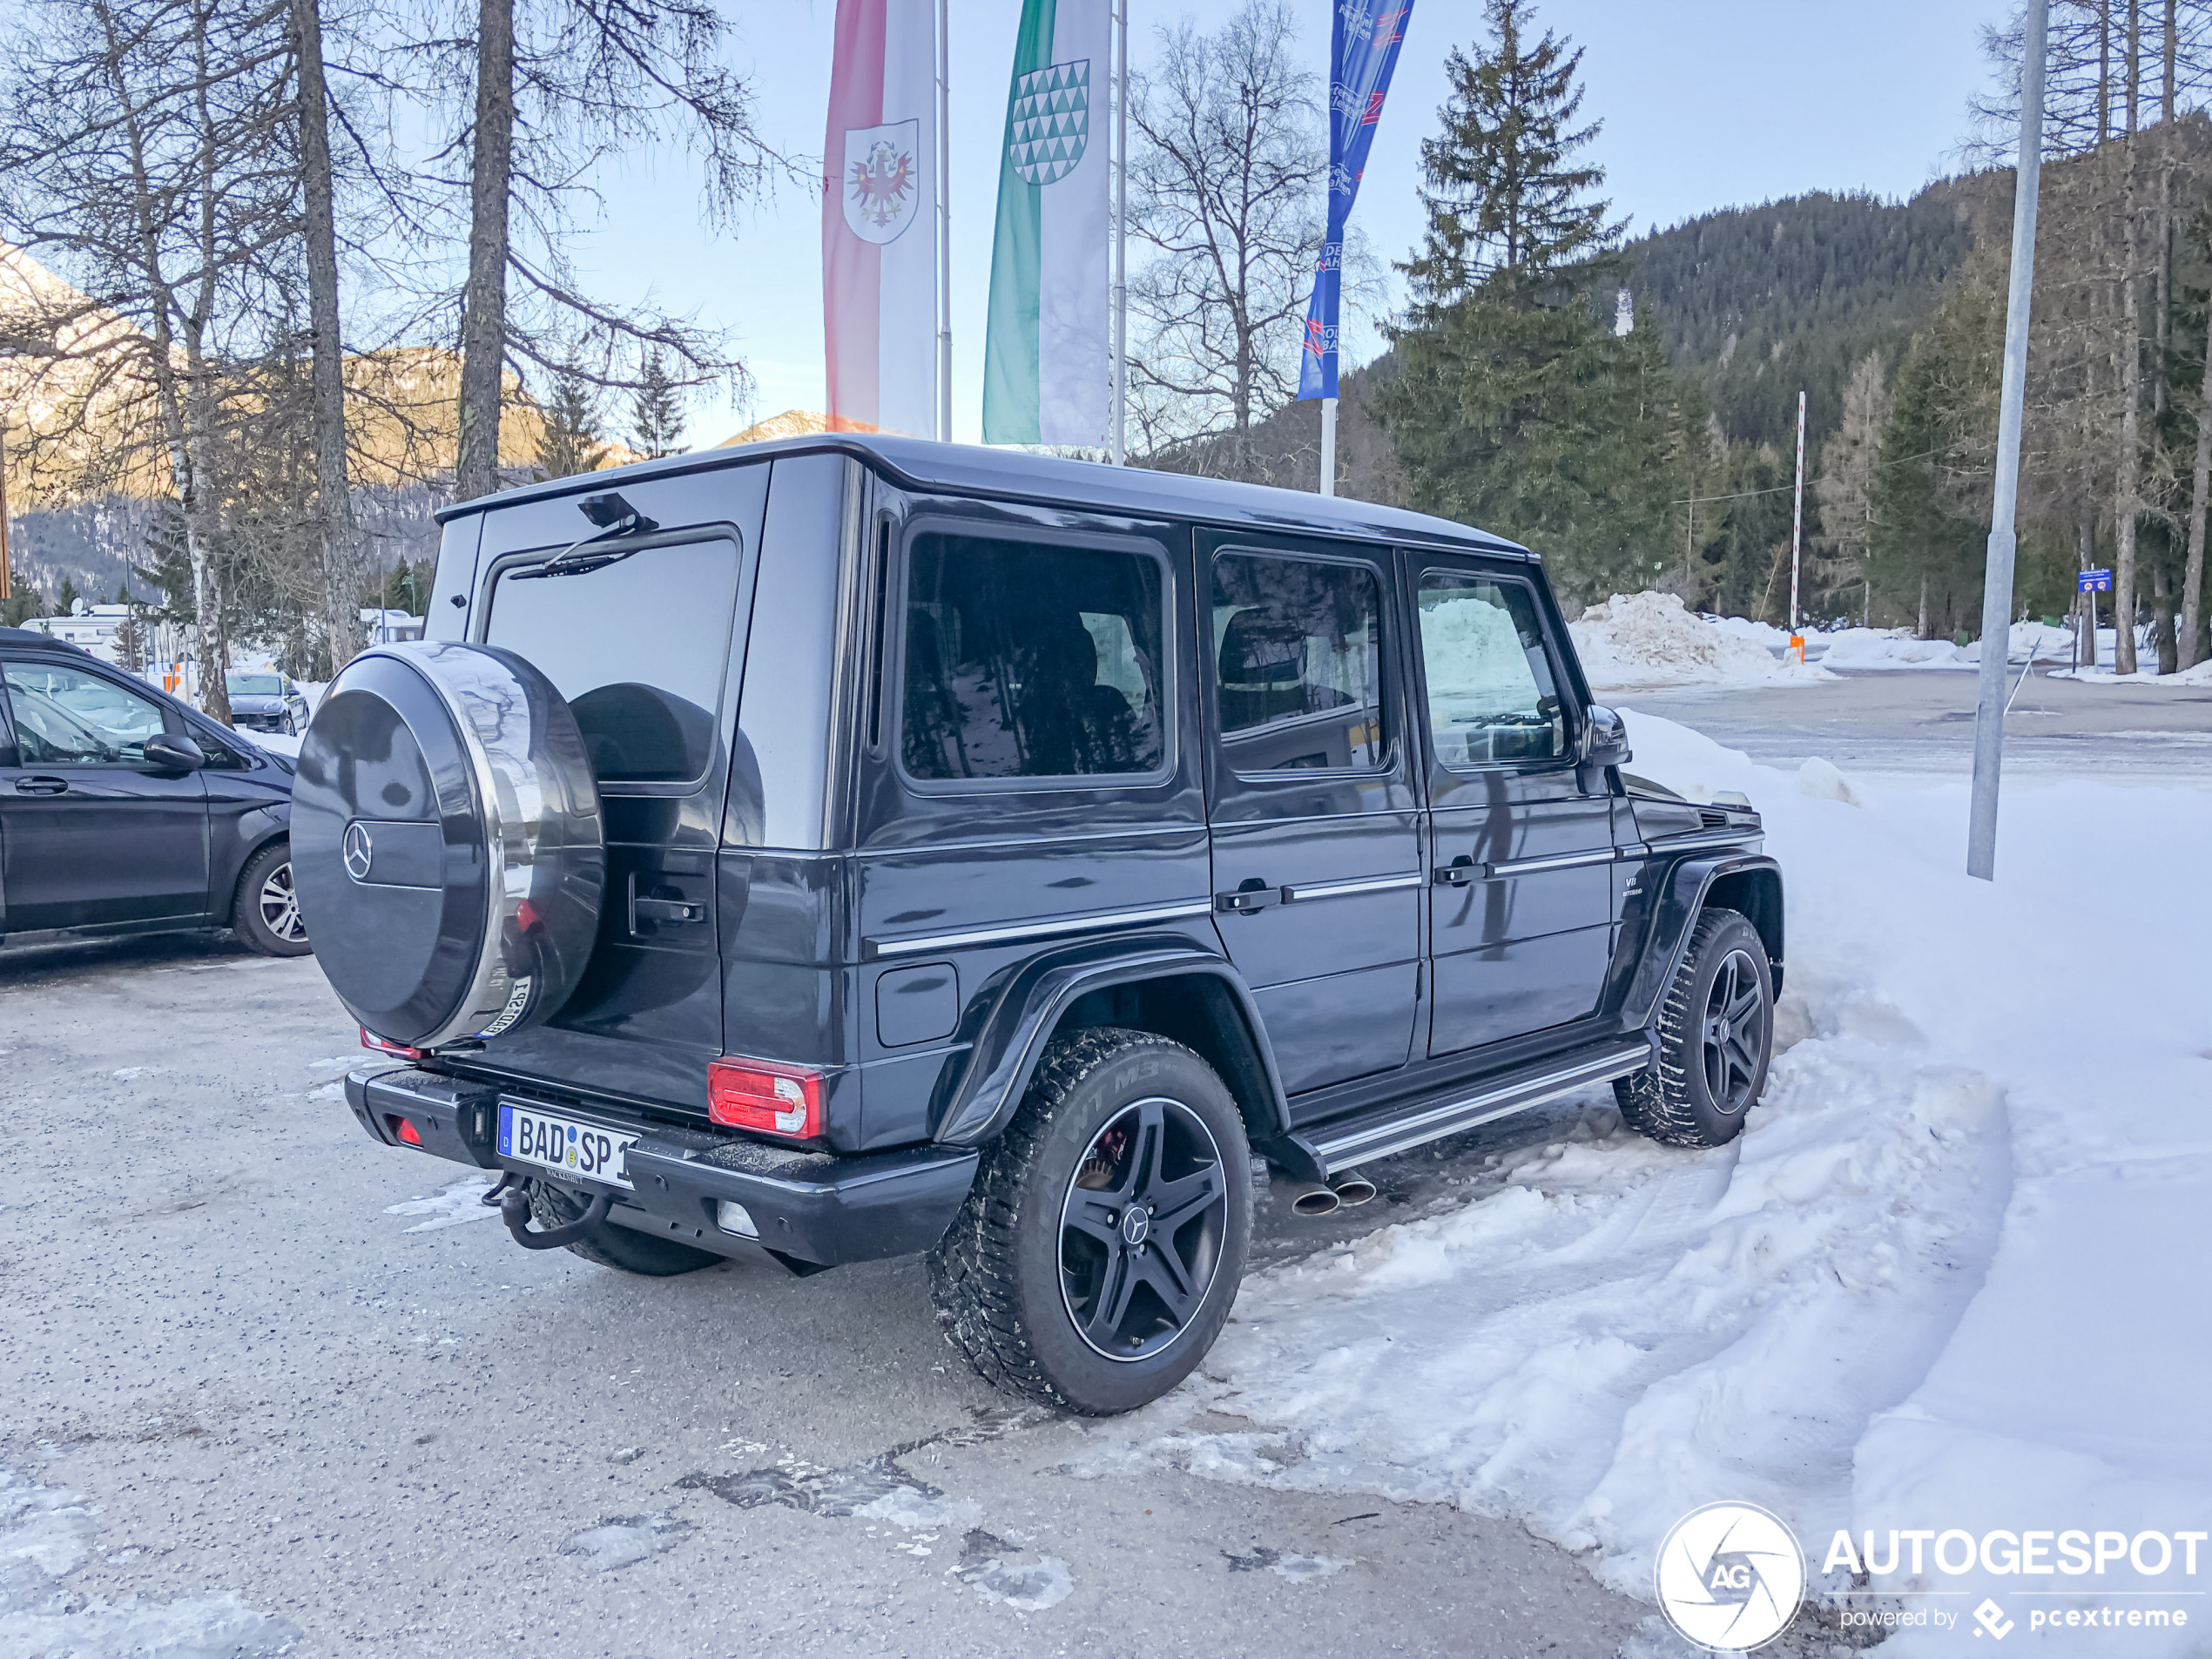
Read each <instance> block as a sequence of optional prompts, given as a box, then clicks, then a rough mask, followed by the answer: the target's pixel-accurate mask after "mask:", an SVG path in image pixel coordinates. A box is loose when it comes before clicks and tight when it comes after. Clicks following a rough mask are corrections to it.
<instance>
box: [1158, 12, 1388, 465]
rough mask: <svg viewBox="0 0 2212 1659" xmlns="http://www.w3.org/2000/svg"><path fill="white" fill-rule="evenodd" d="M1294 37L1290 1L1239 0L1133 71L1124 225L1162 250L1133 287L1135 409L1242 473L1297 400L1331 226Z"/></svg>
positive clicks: (1165, 437) (1320, 151)
mask: <svg viewBox="0 0 2212 1659" xmlns="http://www.w3.org/2000/svg"><path fill="white" fill-rule="evenodd" d="M1297 36H1298V25H1297V19H1296V16H1295V14H1294V13H1293V11H1292V10H1291V7H1290V6H1289V5H1288V4H1286V3H1284V0H1246V3H1245V4H1244V6H1243V7H1242V8H1241V9H1240V10H1238V11H1237V12H1236V13H1235V14H1234V15H1233V16H1232V17H1231V18H1230V19H1229V20H1228V22H1226V23H1225V24H1223V25H1222V26H1221V27H1220V28H1219V29H1217V30H1214V31H1212V32H1211V33H1201V32H1200V31H1199V30H1197V27H1196V26H1195V25H1194V24H1191V23H1190V22H1189V21H1187V20H1186V21H1184V22H1183V23H1181V24H1177V25H1175V26H1174V27H1173V28H1165V27H1163V28H1162V29H1161V30H1159V33H1158V40H1159V62H1158V64H1157V66H1156V67H1155V68H1154V69H1153V70H1152V71H1150V73H1148V74H1145V75H1143V76H1142V77H1139V78H1134V81H1135V84H1134V87H1133V93H1134V96H1133V97H1132V98H1131V105H1130V117H1131V121H1132V124H1133V125H1134V126H1135V128H1136V132H1135V134H1134V138H1135V143H1134V145H1133V152H1132V154H1131V157H1130V225H1131V226H1132V227H1133V228H1134V229H1135V231H1136V234H1137V236H1138V237H1139V238H1140V239H1142V240H1143V241H1144V242H1146V243H1149V244H1150V246H1152V248H1153V249H1155V250H1156V252H1155V253H1154V255H1153V257H1151V258H1150V260H1147V261H1146V263H1145V264H1144V265H1143V266H1142V267H1140V268H1139V269H1138V270H1137V272H1136V273H1135V274H1134V276H1133V277H1132V279H1131V280H1130V310H1131V311H1132V312H1133V313H1134V314H1135V316H1136V326H1137V340H1136V345H1135V347H1134V349H1133V351H1132V362H1131V365H1130V389H1131V393H1132V402H1133V405H1134V408H1135V411H1136V416H1137V421H1138V425H1139V429H1140V431H1141V432H1142V433H1143V436H1144V439H1145V442H1146V447H1147V448H1150V449H1153V450H1155V451H1157V450H1160V449H1163V448H1169V447H1170V446H1173V445H1178V444H1179V445H1183V446H1185V447H1186V448H1188V447H1190V446H1194V445H1202V446H1203V448H1204V449H1205V450H1206V451H1207V452H1208V453H1209V454H1210V455H1214V456H1217V457H1219V464H1220V466H1221V468H1222V469H1223V470H1225V471H1226V472H1228V473H1229V475H1231V476H1234V477H1248V476H1250V475H1251V469H1252V465H1253V457H1252V454H1251V433H1252V428H1253V426H1254V425H1255V423H1257V422H1258V421H1262V420H1264V419H1265V418H1266V417H1267V416H1268V415H1270V414H1271V413H1272V412H1273V411H1274V410H1276V409H1277V408H1280V407H1281V406H1282V405H1283V404H1284V403H1285V402H1287V401H1290V399H1291V397H1292V396H1293V395H1295V394H1296V392H1297V389H1298V354H1299V351H1300V342H1301V339H1302V334H1301V325H1302V322H1303V320H1304V317H1305V307H1306V303H1307V300H1308V299H1309V298H1310V296H1311V294H1312V286H1313V278H1312V273H1313V263H1314V260H1315V257H1316V255H1317V253H1318V250H1319V247H1320V244H1321V238H1322V234H1323V232H1324V228H1325V224H1324V219H1323V217H1322V207H1323V199H1322V194H1321V191H1322V186H1323V184H1324V182H1325V175H1326V173H1327V171H1328V141H1327V138H1326V135H1325V132H1324V130H1323V128H1322V126H1321V120H1320V109H1319V105H1318V100H1317V98H1316V92H1317V80H1316V78H1315V77H1314V75H1313V74H1312V72H1311V71H1306V70H1304V69H1301V68H1299V67H1298V64H1299V62H1300V61H1301V59H1300V54H1299V53H1298V50H1297ZM1356 257H1359V259H1360V260H1361V263H1362V266H1364V265H1365V264H1366V263H1367V262H1366V260H1365V259H1364V256H1356ZM1354 275H1355V271H1354V268H1353V266H1352V263H1351V259H1350V258H1349V257H1348V260H1347V266H1346V270H1345V278H1346V286H1347V287H1351V286H1352V279H1353V277H1354Z"/></svg>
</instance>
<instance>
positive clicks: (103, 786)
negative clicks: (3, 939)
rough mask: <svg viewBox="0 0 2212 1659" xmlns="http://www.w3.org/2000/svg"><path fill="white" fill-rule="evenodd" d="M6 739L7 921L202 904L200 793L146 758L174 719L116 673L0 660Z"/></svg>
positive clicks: (27, 927) (33, 928) (2, 788)
mask: <svg viewBox="0 0 2212 1659" xmlns="http://www.w3.org/2000/svg"><path fill="white" fill-rule="evenodd" d="M0 681H4V684H5V685H6V690H7V698H8V703H9V705H10V712H11V714H12V715H13V719H12V722H11V724H12V725H13V727H14V732H15V739H16V741H15V746H14V748H13V750H12V751H0V858H4V859H5V860H6V864H5V867H4V870H0V887H4V889H5V891H6V894H7V924H6V925H7V930H8V931H9V932H10V933H35V932H44V931H45V930H47V929H50V928H57V927H108V926H125V927H128V926H129V925H131V924H134V923H160V922H166V921H192V920H194V919H196V918H199V917H202V916H205V915H206V914H207V913H208V892H207V795H206V789H205V787H204V786H202V784H201V782H200V779H199V774H198V773H196V772H186V773H184V774H183V775H181V776H178V775H174V774H165V773H161V772H156V771H155V770H154V769H153V768H152V767H151V766H150V765H148V764H147V762H146V759H145V741H146V739H147V738H151V737H154V736H157V735H159V734H160V733H162V732H171V733H172V734H177V735H182V734H183V732H184V725H183V722H182V721H181V720H179V719H178V718H176V717H174V716H172V715H170V714H169V713H167V712H166V711H165V710H164V709H163V708H162V706H161V705H159V704H158V703H156V702H155V701H154V700H153V699H152V698H150V697H145V696H143V695H141V694H140V693H138V692H137V691H132V690H131V689H130V687H129V686H128V685H125V683H124V682H123V681H122V680H121V678H109V677H108V676H107V675H105V674H102V673H98V672H96V671H93V670H92V669H91V668H89V667H78V666H76V665H74V664H67V663H59V662H55V661H52V660H51V659H49V658H40V657H36V656H32V655H29V654H25V655H24V656H22V657H16V658H0Z"/></svg>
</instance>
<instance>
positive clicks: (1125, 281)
mask: <svg viewBox="0 0 2212 1659" xmlns="http://www.w3.org/2000/svg"><path fill="white" fill-rule="evenodd" d="M1114 61H1115V64H1116V65H1117V67H1116V71H1115V77H1114V464H1115V465H1116V466H1117V467H1118V466H1120V465H1122V464H1123V462H1125V461H1126V460H1127V459H1128V458H1129V0H1120V3H1118V4H1117V5H1116V7H1115V8H1114Z"/></svg>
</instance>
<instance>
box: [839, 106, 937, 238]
mask: <svg viewBox="0 0 2212 1659" xmlns="http://www.w3.org/2000/svg"><path fill="white" fill-rule="evenodd" d="M920 157H921V120H920V119H919V118H916V119H914V120H912V121H893V122H891V123H889V124H888V125H884V126H880V127H851V128H848V129H846V134H845V177H844V184H843V196H844V202H845V223H846V228H847V229H849V230H850V231H851V232H852V233H853V235H855V236H857V237H859V238H860V239H861V240H862V241H863V242H873V243H874V244H876V245H877V246H879V247H880V246H882V245H883V244H884V243H886V242H895V241H897V240H898V239H899V238H900V237H901V236H902V235H904V234H905V233H906V229H907V226H909V225H911V224H913V223H914V209H915V207H916V206H919V205H920V203H921V159H920Z"/></svg>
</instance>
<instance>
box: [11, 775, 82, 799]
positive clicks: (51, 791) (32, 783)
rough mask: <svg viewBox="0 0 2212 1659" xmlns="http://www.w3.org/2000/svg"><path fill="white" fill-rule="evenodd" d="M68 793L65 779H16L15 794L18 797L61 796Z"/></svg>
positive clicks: (67, 784)
mask: <svg viewBox="0 0 2212 1659" xmlns="http://www.w3.org/2000/svg"><path fill="white" fill-rule="evenodd" d="M68 792H69V783H68V780H67V779H62V778H18V779H16V793H17V794H18V795H63V794H67V793H68Z"/></svg>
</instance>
